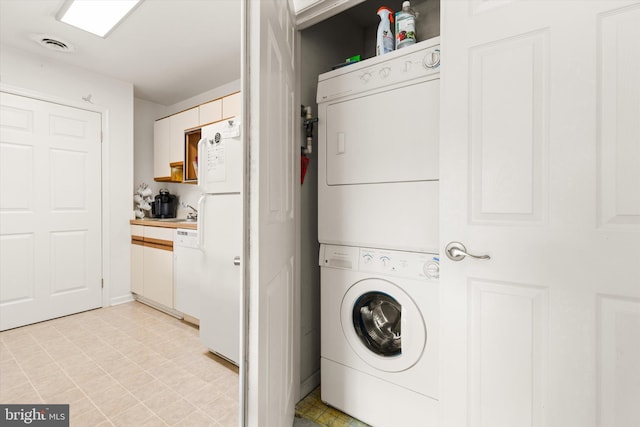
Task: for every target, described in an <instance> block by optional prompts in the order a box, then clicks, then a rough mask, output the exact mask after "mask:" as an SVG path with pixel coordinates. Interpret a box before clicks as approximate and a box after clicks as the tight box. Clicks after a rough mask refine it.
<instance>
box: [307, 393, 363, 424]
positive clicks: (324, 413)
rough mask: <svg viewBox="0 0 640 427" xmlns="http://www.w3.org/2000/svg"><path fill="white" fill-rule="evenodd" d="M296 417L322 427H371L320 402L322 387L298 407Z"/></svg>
mask: <svg viewBox="0 0 640 427" xmlns="http://www.w3.org/2000/svg"><path fill="white" fill-rule="evenodd" d="M296 417H300V418H304V419H307V420H311V421H314V422H315V423H317V424H318V425H320V426H322V427H369V424H365V423H363V422H362V421H359V420H357V419H355V418H351V417H350V416H349V415H346V414H344V413H342V412H340V411H338V410H337V409H335V408H332V407H330V406H327V405H325V404H324V403H323V402H322V400H320V387H318V388H317V389H315V390H314V391H312V392H311V393H309V394H308V395H307V396H306V397H305V398H304V399H302V400H301V401H300V402H298V404H297V405H296Z"/></svg>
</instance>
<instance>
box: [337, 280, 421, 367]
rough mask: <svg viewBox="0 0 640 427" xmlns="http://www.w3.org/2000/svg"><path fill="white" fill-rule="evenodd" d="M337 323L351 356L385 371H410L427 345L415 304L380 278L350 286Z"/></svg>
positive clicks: (399, 290) (403, 293) (397, 288)
mask: <svg viewBox="0 0 640 427" xmlns="http://www.w3.org/2000/svg"><path fill="white" fill-rule="evenodd" d="M340 323H341V326H342V332H343V333H344V336H345V338H346V340H347V342H348V343H349V346H350V347H351V349H352V350H353V351H354V352H355V354H357V355H358V357H360V359H362V360H363V361H364V362H366V363H367V364H368V365H369V366H371V367H373V368H375V369H378V370H381V371H385V372H400V371H404V370H407V369H409V368H411V367H412V366H413V365H415V364H416V363H417V362H418V361H419V360H420V358H421V357H422V353H423V352H424V349H425V347H426V344H427V329H426V327H425V323H424V319H423V317H422V313H421V312H420V310H419V309H418V306H417V305H416V303H415V301H413V299H412V298H411V297H410V296H409V295H408V294H407V293H406V292H405V291H404V290H403V289H402V288H401V287H399V286H397V285H395V284H394V283H391V282H389V281H388V280H384V279H378V278H369V279H362V280H359V281H358V282H356V283H354V284H353V285H352V286H351V287H350V288H349V289H348V290H347V292H346V293H345V295H344V297H343V298H342V303H341V305H340Z"/></svg>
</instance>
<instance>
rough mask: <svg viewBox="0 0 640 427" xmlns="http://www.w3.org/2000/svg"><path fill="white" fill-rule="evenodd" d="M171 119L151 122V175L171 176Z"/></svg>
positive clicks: (156, 176)
mask: <svg viewBox="0 0 640 427" xmlns="http://www.w3.org/2000/svg"><path fill="white" fill-rule="evenodd" d="M170 146H171V120H170V117H167V118H166V119H162V120H156V121H155V123H154V124H153V176H154V177H155V178H156V179H158V178H160V177H170V176H171V166H169V164H170V163H171V149H170Z"/></svg>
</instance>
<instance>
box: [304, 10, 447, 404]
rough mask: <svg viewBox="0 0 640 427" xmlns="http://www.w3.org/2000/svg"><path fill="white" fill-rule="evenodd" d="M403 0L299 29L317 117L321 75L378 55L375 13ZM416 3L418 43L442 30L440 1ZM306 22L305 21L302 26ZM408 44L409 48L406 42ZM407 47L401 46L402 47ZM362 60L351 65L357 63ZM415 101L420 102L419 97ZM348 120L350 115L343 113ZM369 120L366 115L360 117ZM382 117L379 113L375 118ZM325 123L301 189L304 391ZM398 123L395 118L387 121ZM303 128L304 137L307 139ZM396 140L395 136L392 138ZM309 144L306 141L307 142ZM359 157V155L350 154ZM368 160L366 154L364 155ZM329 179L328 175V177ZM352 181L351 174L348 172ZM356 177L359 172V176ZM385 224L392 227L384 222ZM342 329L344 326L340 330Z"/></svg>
mask: <svg viewBox="0 0 640 427" xmlns="http://www.w3.org/2000/svg"><path fill="white" fill-rule="evenodd" d="M402 3H403V2H402V1H401V0H392V1H383V0H380V1H373V0H367V1H364V2H362V3H360V4H357V5H355V6H353V7H351V8H349V9H347V10H344V11H342V12H340V13H338V14H336V15H334V16H332V17H330V18H327V19H325V20H323V21H321V22H318V23H315V24H314V25H311V26H308V27H306V28H303V29H302V30H300V44H299V52H298V54H299V57H300V58H301V59H300V62H299V67H300V68H299V77H300V103H301V104H302V105H303V106H310V107H311V111H312V114H311V115H312V117H314V118H315V117H318V108H319V106H318V103H317V102H316V97H317V90H318V76H319V75H320V74H323V73H327V72H329V71H331V70H332V68H333V67H334V66H337V65H339V64H342V63H344V62H345V61H346V60H347V58H351V57H353V56H354V55H360V57H361V59H362V61H364V60H366V59H368V58H373V57H375V56H376V55H375V51H376V31H377V27H378V23H379V22H380V18H379V17H378V15H377V14H376V12H377V10H378V8H379V7H380V6H387V7H389V8H390V9H392V10H393V11H400V10H401V9H402ZM411 7H412V8H413V9H414V10H415V12H417V14H418V17H417V20H416V34H417V40H418V44H420V42H422V41H426V40H428V39H432V38H434V37H438V36H439V34H440V1H439V0H413V1H411ZM301 27H305V24H303V25H302V26H299V28H301ZM405 49H406V48H405ZM402 50H404V49H401V50H400V51H402ZM357 66H358V64H354V65H347V66H345V67H344V69H345V70H346V69H348V67H357ZM413 105H418V106H419V104H416V103H414V104H413ZM380 108H384V109H392V108H402V105H382V106H380ZM343 120H349V118H343ZM359 120H360V122H362V123H367V119H366V117H364V118H362V117H360V118H359ZM376 120H378V119H376ZM323 125H324V123H320V122H318V123H316V124H315V127H314V135H313V142H312V150H311V153H309V154H306V157H308V158H309V163H308V168H307V172H306V175H305V177H304V183H303V184H302V191H301V205H302V211H301V301H300V303H301V309H300V313H301V329H300V333H301V354H300V360H301V369H300V378H301V396H304V395H306V394H307V393H308V392H310V391H312V390H313V389H314V388H315V387H317V385H318V384H319V383H320V299H321V297H320V268H319V265H318V263H319V259H318V254H319V251H320V244H319V242H318V211H319V207H318V162H319V158H318V151H317V149H318V134H319V132H318V131H319V128H320V127H321V126H323ZM387 125H388V126H389V127H390V128H393V126H394V123H388V124H387ZM303 136H304V135H303V133H301V141H304V137H303ZM389 144H393V141H392V140H391V141H389ZM303 145H304V144H303ZM349 161H358V159H357V158H356V159H353V158H352V159H349ZM362 161H364V160H362ZM346 168H348V165H345V170H346ZM323 179H325V178H323ZM346 179H347V181H348V180H349V179H350V178H349V177H347V178H346ZM354 179H355V180H356V181H357V179H358V178H354ZM380 227H392V225H391V224H380ZM336 332H337V333H339V332H340V331H336Z"/></svg>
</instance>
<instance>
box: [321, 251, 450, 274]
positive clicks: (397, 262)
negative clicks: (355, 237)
mask: <svg viewBox="0 0 640 427" xmlns="http://www.w3.org/2000/svg"><path fill="white" fill-rule="evenodd" d="M319 261H320V262H319V264H320V267H325V268H339V269H345V270H354V271H360V272H367V273H375V274H379V275H389V276H394V277H403V278H408V279H423V280H436V279H438V278H439V277H440V257H439V256H438V255H437V254H428V253H420V252H405V251H392V250H386V249H375V248H357V247H353V246H337V245H320V259H319Z"/></svg>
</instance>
